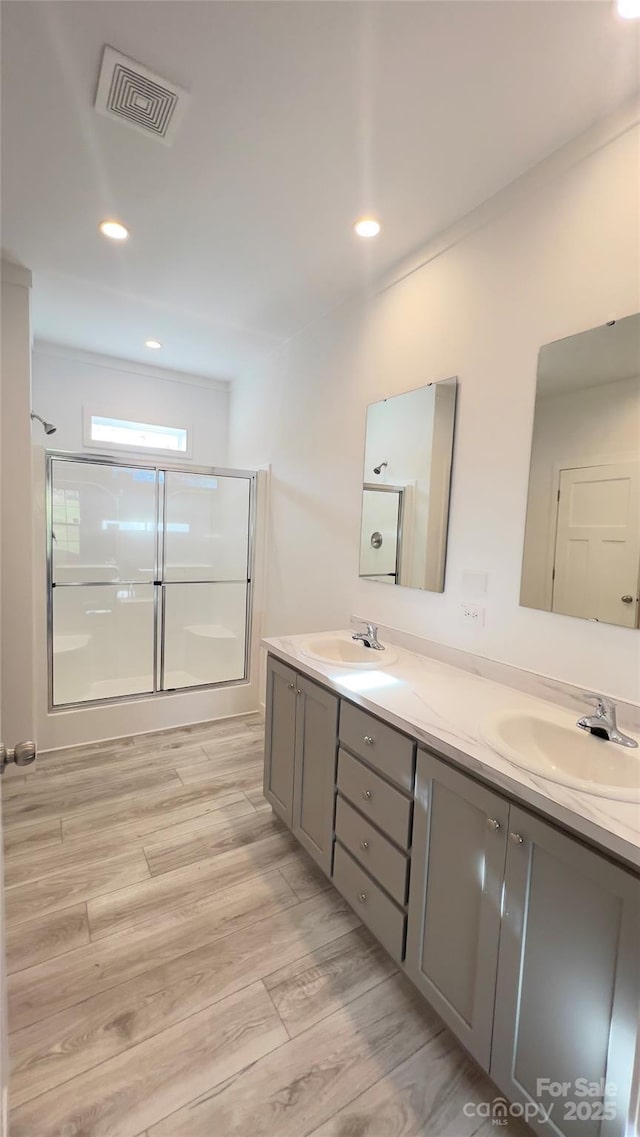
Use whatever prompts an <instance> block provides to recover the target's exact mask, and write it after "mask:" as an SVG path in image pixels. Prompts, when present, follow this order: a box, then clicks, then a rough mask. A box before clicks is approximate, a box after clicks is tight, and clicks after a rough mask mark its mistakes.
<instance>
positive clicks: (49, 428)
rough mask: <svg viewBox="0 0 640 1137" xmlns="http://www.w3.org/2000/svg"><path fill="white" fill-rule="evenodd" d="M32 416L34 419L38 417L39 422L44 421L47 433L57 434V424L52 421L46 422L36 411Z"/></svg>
mask: <svg viewBox="0 0 640 1137" xmlns="http://www.w3.org/2000/svg"><path fill="white" fill-rule="evenodd" d="M31 418H32V420H33V419H34V418H36V419H37V420H38V422H41V423H42V425H43V427H44V432H45V434H55V432H56V430H57V429H58V428H57V426H54V425H53V423H52V422H46V420H45V419H43V418H40V415H37V414H35V412H34V411H32V412H31Z"/></svg>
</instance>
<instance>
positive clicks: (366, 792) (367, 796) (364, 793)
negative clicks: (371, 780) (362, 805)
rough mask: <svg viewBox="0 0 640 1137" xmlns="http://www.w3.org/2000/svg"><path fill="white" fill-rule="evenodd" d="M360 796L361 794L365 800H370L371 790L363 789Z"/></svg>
mask: <svg viewBox="0 0 640 1137" xmlns="http://www.w3.org/2000/svg"><path fill="white" fill-rule="evenodd" d="M362 796H363V798H364V800H365V801H370V800H371V790H363V791H362Z"/></svg>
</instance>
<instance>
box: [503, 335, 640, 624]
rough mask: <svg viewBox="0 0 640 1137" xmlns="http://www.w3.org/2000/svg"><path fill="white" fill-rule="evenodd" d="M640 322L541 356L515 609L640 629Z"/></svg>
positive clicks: (559, 344) (553, 346)
mask: <svg viewBox="0 0 640 1137" xmlns="http://www.w3.org/2000/svg"><path fill="white" fill-rule="evenodd" d="M639 576H640V315H633V316H627V317H625V318H624V319H622V320H616V321H615V322H612V323H611V324H605V325H603V326H602V327H598V328H592V329H591V330H590V331H588V332H582V333H581V334H580V335H575V336H569V337H568V338H567V339H563V340H557V341H556V342H555V343H550V344H546V345H545V346H544V347H543V348H541V350H540V355H539V357H538V385H537V389H536V405H535V418H534V424H533V439H532V444H531V469H530V474H529V497H528V502H527V521H526V530H525V541H524V555H523V564H522V588H521V592H520V603H521V604H523V605H524V606H525V607H527V608H540V609H543V610H544V611H546V612H559V613H562V614H563V615H565V616H581V617H583V618H584V619H587V620H601V621H603V622H604V623H606V624H620V625H621V626H623V627H626V628H637V627H638V609H639V604H638V596H639Z"/></svg>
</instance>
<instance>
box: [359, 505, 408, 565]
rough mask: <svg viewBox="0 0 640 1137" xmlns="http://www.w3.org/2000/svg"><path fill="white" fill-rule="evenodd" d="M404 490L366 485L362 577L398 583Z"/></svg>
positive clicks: (363, 509) (363, 510) (361, 544)
mask: <svg viewBox="0 0 640 1137" xmlns="http://www.w3.org/2000/svg"><path fill="white" fill-rule="evenodd" d="M401 517H402V490H399V489H398V490H396V489H394V490H392V489H388V488H385V489H379V488H378V486H374V487H373V488H369V487H367V486H365V488H364V491H363V494H362V530H361V538H360V576H366V577H368V578H369V579H370V580H378V581H380V582H381V583H382V584H397V583H398V571H399V563H398V562H399V552H400V526H401Z"/></svg>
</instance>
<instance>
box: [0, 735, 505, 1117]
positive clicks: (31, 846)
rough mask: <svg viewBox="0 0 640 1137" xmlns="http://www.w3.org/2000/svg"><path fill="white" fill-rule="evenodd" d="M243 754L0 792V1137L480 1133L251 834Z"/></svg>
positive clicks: (250, 780)
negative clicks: (0, 959)
mask: <svg viewBox="0 0 640 1137" xmlns="http://www.w3.org/2000/svg"><path fill="white" fill-rule="evenodd" d="M262 746H263V726H262V721H261V719H260V717H259V716H258V715H246V716H243V717H241V718H235V719H227V720H224V721H222V722H218V723H210V724H203V725H201V724H199V725H197V726H194V727H186V728H181V729H179V730H174V731H165V732H162V733H158V734H155V735H145V736H139V737H137V738H136V737H134V738H127V739H122V740H120V741H118V742H108V743H104V744H94V745H91V746H87V747H79V748H76V749H74V750H69V751H64V752H63V751H59V752H57V753H52V754H48V755H43V756H42V757H41V758H40V759H39V760H38V764H37V768H36V770H35V771H29V772H28V773H27V774H26V775H25V776H24V777H23V776H20V777H17V776H14V777H11V778H9V779H7V781H6V782H5V784H4V785H3V786H2V794H3V802H2V804H3V816H4V840H5V871H6V909H7V962H8V971H9V1024H10V1031H11V1033H10V1038H9V1045H10V1055H11V1083H10V1104H11V1128H10V1133H11V1137H70V1135H73V1137H475V1135H477V1137H489V1134H490V1133H492V1132H495V1131H494V1129H493V1127H492V1126H491V1122H490V1120H489V1121H488V1120H485V1119H482V1118H478V1117H477V1116H471V1117H468V1116H466V1114H465V1113H464V1112H463V1105H464V1103H465V1102H472V1103H478V1102H481V1101H491V1100H492V1099H493V1098H494V1096H496V1093H497V1091H496V1090H495V1088H494V1087H493V1086H492V1085H491V1083H489V1082H488V1080H487V1079H486V1078H485V1077H484V1075H483V1074H482V1073H481V1071H479V1070H478V1068H477V1067H476V1066H475V1064H474V1063H473V1062H472V1061H471V1060H470V1059H469V1058H468V1057H467V1056H466V1055H465V1054H464V1052H463V1051H462V1050H461V1049H460V1047H459V1046H458V1045H457V1043H456V1042H455V1040H454V1039H453V1038H452V1036H451V1035H450V1034H449V1032H448V1031H447V1030H446V1028H445V1027H443V1025H442V1023H441V1022H440V1020H439V1019H438V1018H437V1016H436V1015H435V1014H434V1013H433V1012H432V1011H431V1010H430V1009H429V1008H428V1007H427V1006H426V1004H425V1003H424V1002H423V1001H422V1000H421V999H420V998H419V996H418V995H417V994H416V992H415V991H414V990H413V988H412V987H411V986H410V984H409V983H408V982H407V980H406V979H405V978H404V977H403V976H401V975H400V974H398V971H397V968H396V967H395V965H394V963H393V962H392V961H391V960H390V959H389V957H388V956H387V955H386V954H385V952H384V951H383V950H382V949H381V948H380V947H379V946H378V945H377V943H376V942H375V941H374V940H373V938H372V937H371V936H370V935H369V933H368V932H367V931H366V930H365V929H364V928H363V927H362V926H361V925H360V923H359V921H358V919H357V917H356V915H355V914H354V912H353V911H352V910H351V909H350V908H349V906H348V905H347V904H346V903H345V902H344V901H343V900H342V898H341V897H340V896H339V895H338V893H337V892H336V891H335V890H334V889H333V888H332V886H331V885H330V883H329V882H328V881H327V879H326V878H325V876H324V875H323V873H321V872H320V871H319V870H318V869H317V868H316V867H315V865H314V864H313V863H312V862H311V861H310V860H309V858H308V857H307V856H306V854H304V853H303V852H302V851H301V850H300V848H299V846H298V845H297V842H295V840H294V839H293V838H292V837H291V835H290V834H289V833H288V832H287V830H286V829H285V828H284V827H283V826H282V825H281V824H280V823H279V821H277V819H276V818H275V817H274V815H273V814H272V812H271V810H270V808H269V807H268V805H267V803H266V802H265V800H264V798H263V796H262V791H261V780H262ZM502 1132H503V1133H504V1132H506V1133H507V1134H509V1135H511V1134H516V1133H518V1134H522V1132H523V1131H522V1129H521V1128H517V1127H516V1125H515V1123H513V1124H512V1125H510V1126H509V1127H503V1128H502Z"/></svg>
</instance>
